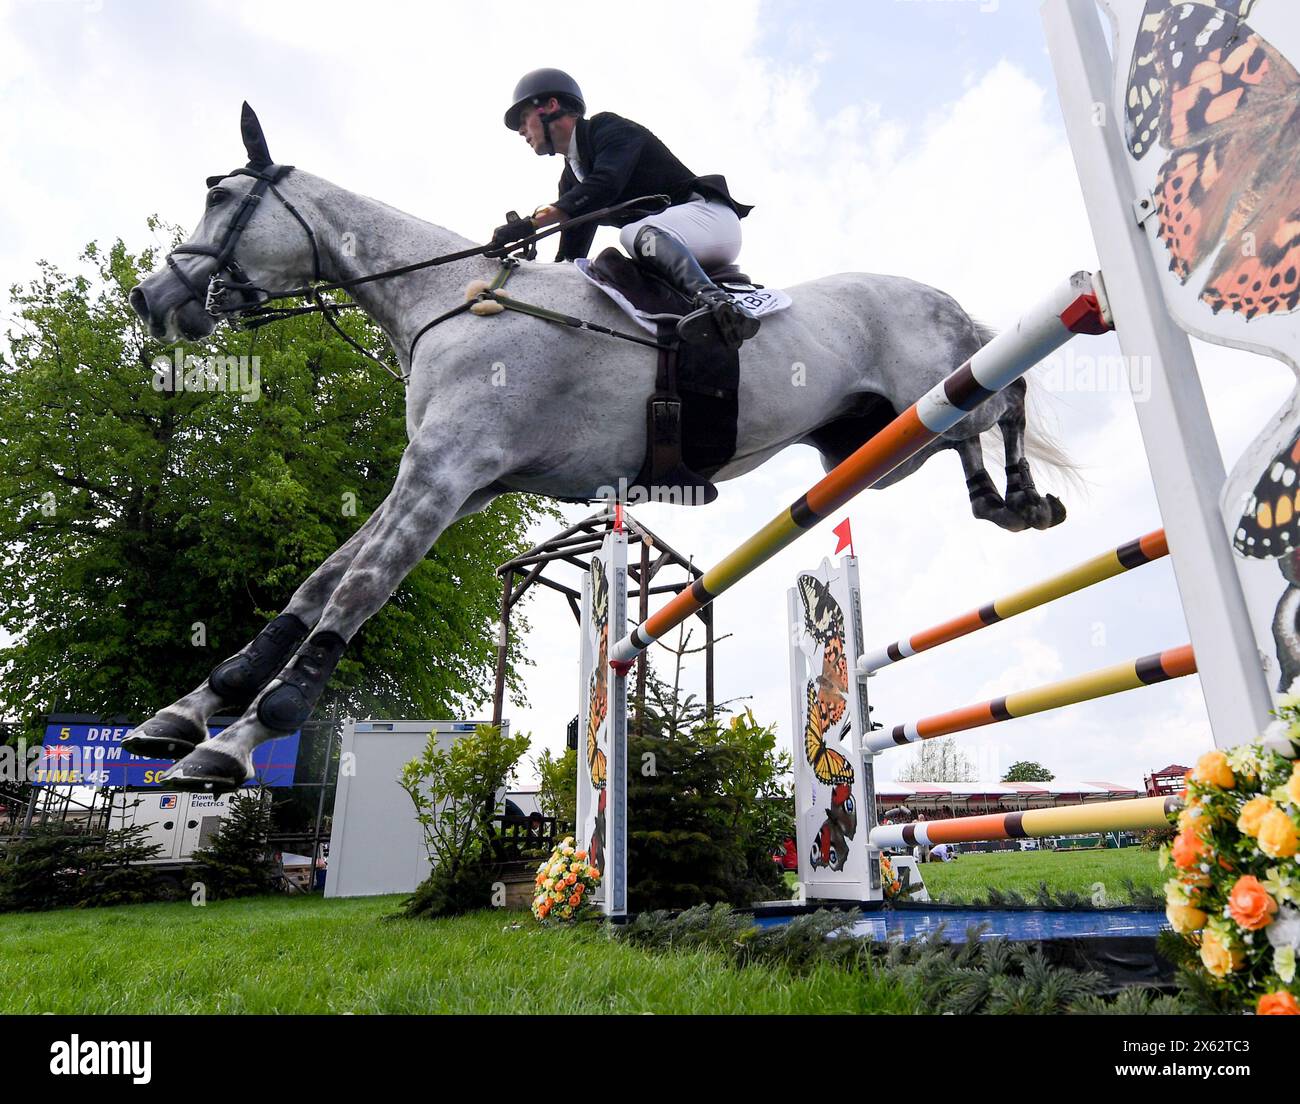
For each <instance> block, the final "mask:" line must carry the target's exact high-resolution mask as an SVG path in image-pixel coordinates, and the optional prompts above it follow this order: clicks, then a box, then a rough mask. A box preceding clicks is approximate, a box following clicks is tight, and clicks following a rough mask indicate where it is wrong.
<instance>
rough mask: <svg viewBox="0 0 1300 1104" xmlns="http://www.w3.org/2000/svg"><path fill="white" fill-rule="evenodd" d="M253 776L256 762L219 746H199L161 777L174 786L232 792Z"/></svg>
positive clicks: (204, 790)
mask: <svg viewBox="0 0 1300 1104" xmlns="http://www.w3.org/2000/svg"><path fill="white" fill-rule="evenodd" d="M252 777H253V764H252V761H251V760H249V761H247V762H245V761H242V760H240V759H239V758H238V757H236V756H234V755H228V754H226V752H224V751H218V750H217V749H216V748H210V747H204V746H200V747H196V748H195V749H194V750H193V751H191V752H190V753H189V754H188V755H187V756H185V758H184V759H182V760H181V761H180V762H179V763H175V764H173V765H172V766H171V767H170V768H169V769H168V770H167V771H166V772H165V773H164V774H163V775H162V777H161V778H160V779H159V780H158V781H159V782H161V783H162V785H163V786H164V787H168V788H171V789H173V790H191V791H195V792H197V793H214V794H217V793H229V792H230V791H231V790H237V789H239V788H240V787H241V786H242V785H243V784H244V783H245V782H247V781H248V780H249V779H250V778H252Z"/></svg>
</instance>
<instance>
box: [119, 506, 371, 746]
mask: <svg viewBox="0 0 1300 1104" xmlns="http://www.w3.org/2000/svg"><path fill="white" fill-rule="evenodd" d="M384 505H385V503H380V505H379V508H378V509H377V510H375V512H374V513H373V514H371V515H370V517H369V518H367V519H366V521H365V523H364V524H363V525H362V526H361V528H359V529H358V530H357V531H356V532H355V533H353V534H352V536H350V537H349V538H348V539H347V540H346V541H344V542H343V544H342V545H340V546H339V548H338V550H337V551H336V552H334V553H333V554H332V555H330V556H329V557H328V558H327V559H326V560H325V562H324V563H322V564H321V565H320V567H318V568H317V569H316V570H315V571H314V572H312V574H311V575H310V576H309V577H308V578H307V580H306V581H305V582H304V583H303V584H302V585H301V586H300V587H299V588H298V589H297V591H295V592H294V595H293V598H292V599H290V601H289V604H288V605H287V606H285V608H284V610H283V611H282V612H281V613H280V614H279V616H277V617H276V618H275V619H274V620H273V621H271V622H269V623H268V624H267V625H266V627H265V628H263V629H262V631H261V632H260V633H258V634H257V636H256V637H254V638H253V640H252V641H251V642H250V643H249V644H247V645H246V646H245V647H243V648H242V649H240V651H238V652H236V653H235V654H234V655H233V656H231V657H230V658H229V659H224V660H222V661H221V662H220V663H218V664H217V666H216V667H214V668H213V669H212V671H211V673H210V674H209V675H208V677H207V678H206V679H204V680H203V682H202V683H201V684H200V685H199V686H197V687H195V688H194V689H193V690H191V691H190V692H189V693H188V694H186V695H185V696H184V697H183V698H181V699H180V700H179V701H175V702H173V703H172V704H171V705H169V706H166V707H165V708H163V709H160V710H159V711H158V712H157V713H155V714H154V715H153V716H152V717H150V718H149V719H148V720H147V721H145V722H144V723H143V724H141V725H137V726H136V727H135V729H133V730H132V732H131V734H130V735H129V736H128V737H127V738H126V739H125V740H123V741H122V746H123V747H125V748H126V750H127V751H128V752H130V753H131V754H132V755H142V756H144V757H145V758H146V759H179V758H180V757H181V756H183V755H188V754H189V753H190V752H191V751H193V750H194V748H195V746H196V745H197V744H200V743H202V742H203V741H204V740H205V739H206V738H207V735H208V723H207V722H208V718H209V717H213V716H216V715H217V714H219V713H234V714H241V713H243V712H244V710H246V709H247V708H248V707H249V705H251V704H252V702H253V699H254V697H256V696H257V692H258V691H259V690H261V689H262V687H264V686H265V685H266V684H267V683H268V682H270V681H271V679H272V678H274V677H275V675H276V674H277V673H278V672H279V671H280V669H281V668H282V667H283V666H284V665H285V664H286V663H288V662H289V659H290V657H291V656H292V655H293V654H294V652H295V651H297V650H298V646H299V645H300V644H301V643H302V642H303V641H304V640H305V639H306V638H307V633H308V632H310V631H311V626H312V625H314V624H316V622H317V621H318V620H319V619H320V615H321V611H322V610H323V609H324V608H325V603H326V602H327V601H328V600H329V596H330V595H331V594H332V593H333V592H334V588H335V587H336V586H337V585H338V582H339V580H340V579H341V578H342V577H343V573H344V572H345V571H346V570H347V569H348V567H349V565H350V564H351V563H352V560H353V559H354V558H355V557H356V555H357V553H358V552H359V551H360V550H361V548H362V547H363V546H364V545H365V543H366V541H367V540H369V539H370V535H371V534H372V533H373V532H374V531H375V529H376V527H377V526H378V525H379V520H380V517H381V516H382V514H383V512H384Z"/></svg>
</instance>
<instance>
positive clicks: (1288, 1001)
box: [1255, 989, 1300, 1016]
mask: <svg viewBox="0 0 1300 1104" xmlns="http://www.w3.org/2000/svg"><path fill="white" fill-rule="evenodd" d="M1255 1012H1256V1014H1257V1015H1260V1016H1300V1005H1297V1004H1296V1002H1295V997H1293V996H1292V995H1291V994H1290V993H1288V992H1287V991H1286V990H1285V989H1280V990H1278V992H1276V993H1265V994H1264V995H1263V996H1262V997H1260V998H1259V1004H1257V1005H1256V1006H1255Z"/></svg>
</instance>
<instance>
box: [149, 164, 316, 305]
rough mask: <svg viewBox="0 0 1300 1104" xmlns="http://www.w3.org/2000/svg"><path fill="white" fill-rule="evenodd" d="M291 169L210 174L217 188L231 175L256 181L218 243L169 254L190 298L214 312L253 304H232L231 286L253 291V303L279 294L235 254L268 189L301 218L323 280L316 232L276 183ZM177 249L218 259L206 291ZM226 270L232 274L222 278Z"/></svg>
mask: <svg viewBox="0 0 1300 1104" xmlns="http://www.w3.org/2000/svg"><path fill="white" fill-rule="evenodd" d="M292 171H293V166H292V165H268V166H266V167H265V168H252V167H248V168H242V169H233V170H232V171H230V172H228V173H227V174H226V175H225V176H210V177H208V180H207V184H208V187H209V188H215V187H216V186H217V185H218V184H220V183H221V181H223V180H227V179H229V178H230V177H232V176H251V177H252V178H253V180H254V183H253V186H252V187H251V188H250V189H249V190H248V191H247V192H245V193H244V197H243V199H242V200H241V201H240V204H239V208H238V209H237V210H236V211H235V215H234V217H233V218H232V219H231V220H230V222H229V224H227V226H226V230H225V233H224V234H222V235H221V240H220V241H219V242H218V243H217V244H216V245H178V246H177V247H176V248H175V249H173V250H172V251H171V252H170V253H168V254H167V266H168V267H169V268H170V269H171V270H172V271H173V272H174V273H176V275H177V276H178V277H180V281H181V283H183V284H184V285H185V289H186V290H187V291H188V292H189V293H190V298H191V299H193V300H194V301H195V302H196V303H198V304H199V306H201V307H203V309H204V310H206V311H208V312H209V313H211V314H234V313H239V312H247V311H249V309H250V308H249V304H248V303H247V302H245V303H243V304H238V305H234V306H232V305H230V304H229V302H228V301H227V293H228V292H230V291H232V290H233V291H238V292H241V293H243V294H246V295H252V296H253V300H252V303H253V306H254V307H256V306H260V305H261V304H262V303H264V302H266V301H267V300H268V299H274V298H280V296H278V295H276V294H275V293H274V292H269V291H267V290H266V289H265V288H261V287H258V286H257V285H256V284H254V283H253V282H252V281H251V280H250V279H249V278H248V275H247V274H246V273H245V272H244V270H243V269H242V268H241V267H240V265H239V261H238V260H237V259H236V258H235V246H237V245H238V244H239V239H240V237H241V235H242V234H243V233H244V231H245V230H246V229H247V228H248V224H249V222H250V221H251V220H252V218H253V214H254V213H255V212H256V211H257V206H258V204H259V203H260V202H261V200H262V197H263V196H264V195H266V193H267V192H268V191H269V192H270V193H271V194H272V195H273V196H275V198H276V199H278V200H279V201H280V203H281V205H283V207H284V209H285V210H286V211H288V212H289V214H291V215H292V216H293V217H294V218H295V219H297V220H298V225H299V226H301V227H302V229H303V232H304V233H305V234H306V235H307V241H308V242H309V243H310V244H311V267H312V283H313V284H314V283H316V282H317V281H319V280H320V250H319V249H318V248H317V247H316V235H315V234H313V233H312V229H311V226H309V225H308V223H307V220H306V219H305V218H303V217H302V215H301V214H299V213H298V209H297V208H296V207H295V206H294V205H293V204H292V203H290V202H289V200H287V199H285V197H284V193H282V192H281V191H280V189H279V188H277V187H276V186H275V185H276V184H277V183H278V182H279V181H280V180H282V179H283V178H284V177H285V176H287V175H288V174H289V173H290V172H292ZM177 253H190V254H197V255H199V256H203V257H211V258H213V260H214V261H215V267H214V268H213V270H212V272H211V274H210V276H209V278H208V286H207V290H206V292H205V293H204V294H202V295H200V294H199V289H198V288H197V287H195V286H194V283H193V281H192V280H190V278H189V277H188V276H186V275H185V270H184V269H183V268H181V266H180V265H178V264H177V263H176V260H175V256H176V254H177ZM223 273H224V274H226V275H228V276H229V277H230V278H229V279H223ZM258 295H261V296H262V298H261V299H260V300H259V299H257V298H256V297H257V296H258Z"/></svg>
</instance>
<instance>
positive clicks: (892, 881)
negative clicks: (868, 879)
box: [880, 854, 903, 901]
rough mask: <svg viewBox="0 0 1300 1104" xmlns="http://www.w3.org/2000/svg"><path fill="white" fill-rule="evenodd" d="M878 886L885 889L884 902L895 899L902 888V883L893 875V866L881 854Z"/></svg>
mask: <svg viewBox="0 0 1300 1104" xmlns="http://www.w3.org/2000/svg"><path fill="white" fill-rule="evenodd" d="M880 884H881V885H882V886H884V888H885V900H886V901H888V900H891V899H892V898H894V897H897V896H898V894H899V891H900V890H901V889H902V888H903V883H902V882H900V881H899V880H898V878H897V876H896V875H895V874H894V864H893V863H891V862H890V861H889V859H888V857H887V856H885V855H883V854H882V855H881V856H880Z"/></svg>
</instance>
